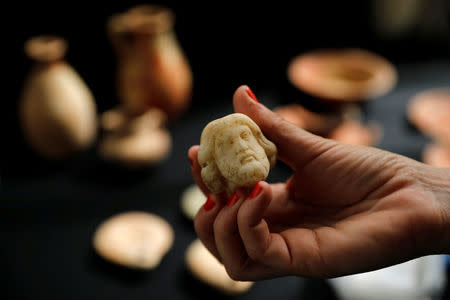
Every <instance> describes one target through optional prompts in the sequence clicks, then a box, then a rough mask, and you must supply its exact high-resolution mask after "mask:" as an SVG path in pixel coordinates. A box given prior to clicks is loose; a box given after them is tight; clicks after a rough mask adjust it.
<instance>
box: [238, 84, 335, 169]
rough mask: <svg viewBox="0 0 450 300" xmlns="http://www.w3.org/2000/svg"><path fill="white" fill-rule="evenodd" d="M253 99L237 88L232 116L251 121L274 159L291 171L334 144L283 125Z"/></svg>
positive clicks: (289, 124)
mask: <svg viewBox="0 0 450 300" xmlns="http://www.w3.org/2000/svg"><path fill="white" fill-rule="evenodd" d="M255 99H256V97H255V96H254V94H253V92H252V91H251V89H250V88H249V87H248V86H246V85H242V86H240V87H239V88H238V89H237V90H236V92H235V93H234V96H233V106H234V110H235V112H238V113H242V114H245V115H247V116H248V117H250V118H251V119H252V120H253V121H255V123H256V124H258V126H259V127H260V128H261V130H262V132H263V133H264V135H265V136H266V137H267V138H268V139H269V140H271V141H272V142H273V143H275V145H276V146H277V148H278V157H279V158H280V159H281V160H282V161H283V162H285V163H286V164H288V165H289V166H290V167H291V168H293V169H294V170H295V169H297V168H298V167H299V166H303V165H304V164H306V163H307V162H308V161H310V160H312V159H313V158H315V157H317V156H319V155H320V154H321V153H323V152H324V151H326V150H327V149H329V148H330V147H332V146H333V145H334V144H336V143H335V142H333V141H331V140H328V139H324V138H322V137H319V136H317V135H314V134H312V133H310V132H307V131H305V130H303V129H301V128H299V127H297V126H295V125H294V124H292V123H289V122H287V121H286V120H284V119H283V118H282V117H281V116H280V115H278V114H277V113H274V112H273V111H271V110H270V109H268V108H267V107H265V106H264V105H262V104H261V103H259V102H258V101H257V100H256V101H255Z"/></svg>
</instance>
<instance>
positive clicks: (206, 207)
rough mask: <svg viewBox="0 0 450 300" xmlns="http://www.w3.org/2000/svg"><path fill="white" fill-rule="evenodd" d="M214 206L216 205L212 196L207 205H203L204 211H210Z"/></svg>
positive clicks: (209, 197) (207, 200)
mask: <svg viewBox="0 0 450 300" xmlns="http://www.w3.org/2000/svg"><path fill="white" fill-rule="evenodd" d="M214 205H216V204H215V203H214V201H213V200H212V196H211V195H209V196H208V198H207V199H206V202H205V205H203V209H204V210H206V211H210V210H211V209H212V208H213V207H214Z"/></svg>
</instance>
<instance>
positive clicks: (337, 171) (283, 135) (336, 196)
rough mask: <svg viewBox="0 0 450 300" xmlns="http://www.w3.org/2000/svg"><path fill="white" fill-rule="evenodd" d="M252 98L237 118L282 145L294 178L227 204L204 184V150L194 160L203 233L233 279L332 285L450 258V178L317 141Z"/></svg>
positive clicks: (263, 185) (374, 152)
mask: <svg viewBox="0 0 450 300" xmlns="http://www.w3.org/2000/svg"><path fill="white" fill-rule="evenodd" d="M247 91H248V87H246V86H241V87H240V88H238V90H237V91H236V93H235V95H234V97H233V104H234V109H235V111H236V112H240V113H243V114H246V115H247V116H249V117H250V118H251V119H253V120H254V121H255V122H256V123H257V124H258V125H259V127H260V128H261V130H262V131H263V133H264V135H265V136H266V137H267V138H268V139H269V140H271V141H272V142H274V143H275V144H276V145H277V148H278V158H279V159H280V160H282V161H283V162H285V163H286V164H287V165H288V166H289V167H291V168H292V170H293V175H292V177H291V178H290V179H289V180H288V181H287V182H286V183H277V184H268V183H267V182H259V183H258V184H257V186H256V187H255V189H254V191H253V193H252V194H251V195H248V193H245V192H244V191H243V190H238V191H237V193H236V194H235V195H233V196H232V197H231V198H230V199H227V197H226V196H225V195H212V194H211V193H210V192H209V191H208V189H207V188H206V186H205V185H204V184H203V182H202V179H201V176H200V171H201V168H200V166H199V164H198V160H197V154H198V146H193V147H191V148H190V149H189V152H188V156H189V159H190V161H191V163H192V173H193V177H194V179H195V181H196V183H197V184H198V186H199V187H200V188H201V189H202V191H203V192H204V193H205V195H209V197H208V201H207V203H206V204H205V206H204V208H203V209H200V211H199V212H198V214H197V216H196V218H195V230H196V232H197V234H198V236H199V238H200V239H201V240H202V242H203V243H204V244H205V246H206V247H207V248H208V249H209V250H210V251H211V253H213V254H214V255H215V256H216V257H217V258H218V259H219V260H220V261H221V262H222V263H223V264H224V266H225V268H226V270H227V271H228V273H229V275H230V276H231V277H232V278H233V279H236V280H259V279H265V278H272V277H277V276H284V275H299V276H311V277H323V278H329V277H335V276H341V275H346V274H351V273H357V272H363V271H369V270H373V269H377V268H381V267H384V266H388V265H392V264H395V263H400V262H402V261H406V260H409V259H412V258H415V257H418V256H422V255H427V254H432V253H444V252H445V251H448V250H449V248H450V237H449V236H450V234H449V232H448V231H449V230H450V229H449V224H450V222H449V218H450V217H449V216H450V170H445V169H435V168H432V167H429V166H426V165H424V164H421V163H419V162H416V161H414V160H411V159H408V158H406V157H403V156H400V155H396V154H393V153H389V152H386V151H382V150H379V149H375V148H369V147H360V146H352V145H345V144H341V143H337V142H335V141H332V140H328V139H324V138H321V137H319V136H315V135H313V134H311V133H308V132H306V131H304V130H302V129H300V128H298V127H296V126H294V125H292V124H291V123H288V122H286V121H284V120H283V119H282V118H281V117H279V116H278V115H277V114H275V113H273V112H272V111H270V110H269V109H267V108H266V107H264V106H263V105H261V104H259V103H257V102H256V101H253V100H252V98H251V97H250V96H249V94H248V92H247Z"/></svg>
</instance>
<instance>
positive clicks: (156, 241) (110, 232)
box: [93, 211, 174, 269]
mask: <svg viewBox="0 0 450 300" xmlns="http://www.w3.org/2000/svg"><path fill="white" fill-rule="evenodd" d="M173 240H174V232H173V229H172V227H171V226H170V225H169V223H167V222H166V221H165V220H164V219H162V218H161V217H159V216H157V215H154V214H151V213H147V212H139V211H133V212H126V213H121V214H118V215H115V216H113V217H111V218H109V219H107V220H106V221H104V222H103V223H102V224H100V226H99V227H98V229H97V231H96V232H95V234H94V237H93V245H94V249H95V250H96V251H97V253H98V254H99V255H100V256H102V257H103V258H105V259H106V260H109V261H111V262H113V263H116V264H119V265H122V266H125V267H128V268H132V269H153V268H155V267H156V266H158V265H159V263H160V262H161V260H162V258H163V257H164V255H165V254H166V253H167V252H168V251H169V249H170V248H171V247H172V244H173Z"/></svg>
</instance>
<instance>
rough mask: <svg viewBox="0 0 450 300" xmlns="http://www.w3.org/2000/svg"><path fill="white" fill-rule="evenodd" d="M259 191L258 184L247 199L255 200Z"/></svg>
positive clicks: (259, 186)
mask: <svg viewBox="0 0 450 300" xmlns="http://www.w3.org/2000/svg"><path fill="white" fill-rule="evenodd" d="M261 191H262V187H261V185H260V184H259V182H258V183H257V184H256V185H255V187H254V188H253V191H252V193H251V194H250V197H248V198H249V199H253V198H255V197H256V196H258V195H259V193H261Z"/></svg>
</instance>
